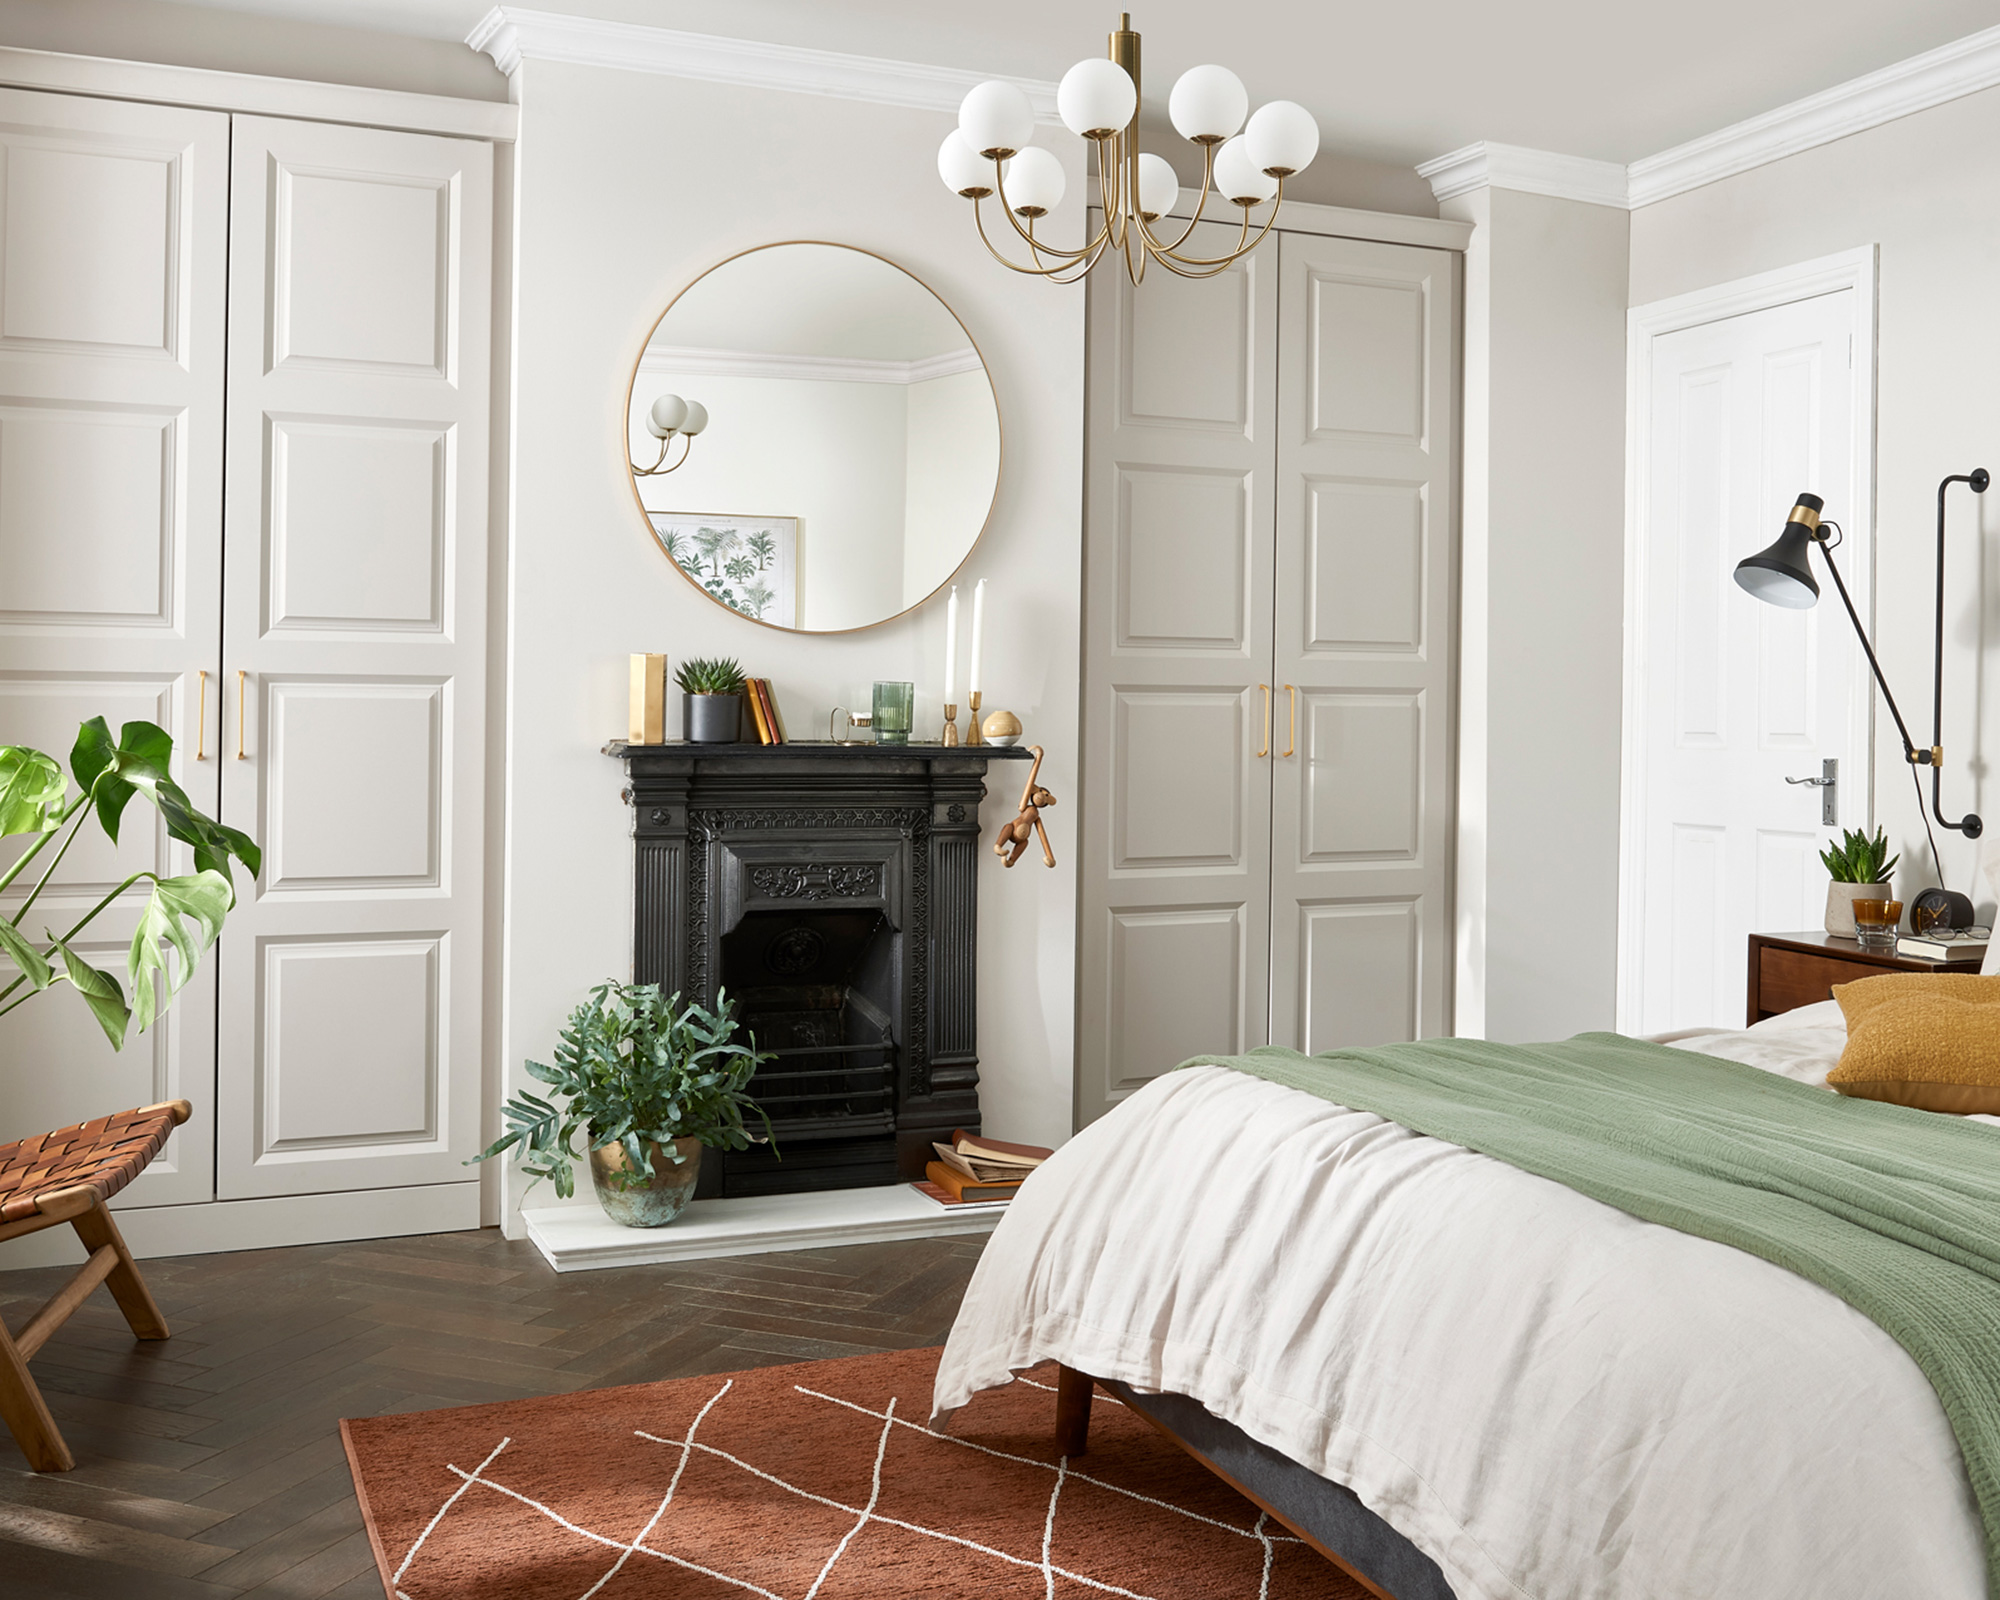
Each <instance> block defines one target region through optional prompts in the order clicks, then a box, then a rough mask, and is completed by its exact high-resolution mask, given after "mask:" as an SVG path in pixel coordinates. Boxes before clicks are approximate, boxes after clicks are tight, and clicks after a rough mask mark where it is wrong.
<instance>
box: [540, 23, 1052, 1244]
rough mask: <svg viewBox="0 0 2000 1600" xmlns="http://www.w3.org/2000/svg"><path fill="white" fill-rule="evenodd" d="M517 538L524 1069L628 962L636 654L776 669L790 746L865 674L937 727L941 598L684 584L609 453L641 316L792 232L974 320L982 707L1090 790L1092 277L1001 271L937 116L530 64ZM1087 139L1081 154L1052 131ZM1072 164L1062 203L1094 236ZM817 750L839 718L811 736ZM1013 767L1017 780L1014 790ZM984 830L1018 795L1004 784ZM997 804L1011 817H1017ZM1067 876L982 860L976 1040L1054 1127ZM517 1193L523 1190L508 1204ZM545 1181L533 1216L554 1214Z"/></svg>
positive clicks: (1033, 1126) (1036, 1119)
mask: <svg viewBox="0 0 2000 1600" xmlns="http://www.w3.org/2000/svg"><path fill="white" fill-rule="evenodd" d="M519 93H520V103H521V116H522V136H521V143H520V146H519V155H520V165H519V187H518V190H517V203H518V212H517V215H518V225H519V258H518V275H517V285H518V302H517V306H516V330H517V332H516V344H515V355H516V366H515V371H516V375H517V388H516V415H517V418H518V423H517V432H516V436H515V462H516V475H515V490H514V526H515V528H516V530H517V531H516V534H515V537H514V541H513V546H512V550H511V553H510V585H511V587H510V607H511V615H510V618H509V631H510V635H511V637H512V640H513V653H512V660H511V673H510V683H509V695H510V702H509V707H508V724H509V735H508V751H509V761H508V776H507V782H508V786H509V794H508V812H509V821H508V838H507V846H506V849H507V912H506V924H507V933H506V937H507V948H506V954H505V958H504V968H505V976H504V990H503V1006H504V1010H505V1028H506V1035H505V1039H504V1041H503V1044H502V1059H503V1060H504V1061H505V1062H506V1063H507V1064H508V1070H509V1073H510V1080H509V1081H510V1084H516V1085H518V1084H519V1083H521V1082H522V1081H524V1080H523V1078H522V1076H521V1073H520V1062H521V1060H522V1058H523V1057H524V1056H529V1055H534V1056H537V1057H542V1056H543V1053H544V1052H546V1051H547V1050H549V1049H550V1048H551V1046H552V1045H553V1044H554V1041H555V1037H556V1032H557V1029H558V1027H559V1026H560V1025H561V1022H562V1020H563V1018H564V1016H565V1015H566V1013H567V1012H568V1010H569V1009H570V1007H572V1006H573V1005H575V1004H576V1003H577V1001H578V1000H579V999H581V998H582V996H583V994H584V992H585V991H586V990H587V989H588V987H589V986H590V985H591V984H592V983H594V982H597V981H600V980H601V979H603V978H604V977H606V976H607V975H612V974H617V975H620V976H622V975H625V974H627V973H628V972H629V971H630V967H631V908H630V896H631V890H630V879H631V840H630V837H629V818H628V816H627V812H626V807H625V806H624V804H623V803H622V802H621V801H620V799H619V787H620V781H621V775H620V772H619V769H618V767H617V765H616V764H615V763H614V762H613V761H611V760H610V759H609V758H607V757H606V756H604V755H602V754H600V747H601V746H602V744H603V743H604V741H605V740H606V739H607V738H611V737H613V736H615V735H617V734H618V733H619V732H620V731H621V730H622V729H623V727H624V726H625V694H626V654H627V652H630V651H635V650H664V651H666V652H668V653H669V654H670V655H671V656H672V657H673V659H674V660H675V661H679V660H681V659H683V658H685V657H686V656H689V655H693V654H725V655H735V656H740V657H741V658H742V661H743V663H744V666H745V668H746V670H748V671H750V672H753V673H757V674H760V675H763V676H767V677H769V678H771V679H772V680H773V682H774V684H775V687H776V690H777V694H778V697H779V700H780V702H781V704H782V705H783V708H784V711H785V716H786V719H787V721H788V723H789V725H790V727H791V728H792V730H793V732H794V734H795V735H796V736H801V737H811V736H813V735H814V733H815V731H816V730H824V728H825V726H826V718H827V712H828V710H829V709H830V708H831V706H832V705H833V704H834V702H836V701H838V702H840V703H842V704H845V705H848V706H863V705H866V704H867V703H868V696H869V685H870V684H871V683H872V682H873V681H874V680H875V679H877V678H908V679H911V680H913V681H915V682H916V684H917V685H918V693H917V714H918V719H919V724H920V726H926V727H928V726H931V725H934V724H935V723H936V722H937V721H938V719H939V717H940V714H941V713H940V694H939V691H940V688H941V685H942V675H943V651H944V611H943V602H942V601H941V600H940V601H935V602H933V603H931V604H930V605H927V606H925V607H924V608H923V609H921V610H920V611H918V612H916V613H915V614H913V615H911V616H909V617H906V618H903V619H901V620H899V621H896V622H893V623H890V624H887V625H885V626H882V627H879V628H874V629H870V630H868V631H866V632H862V633H857V634H850V635H844V636H837V637H832V638H813V637H810V636H803V635H793V634H784V633H778V632H774V631H771V630H768V629H764V628H760V627H758V626H757V625H755V624H753V623H751V622H748V621H745V620H743V619H742V618H739V617H736V616H733V615H731V614H729V613H727V612H724V611H723V610H721V609H720V608H719V607H716V606H714V605H712V604H711V603H709V602H708V601H707V600H705V599H703V598H702V597H701V596H700V595H698V594H697V593H695V591H694V590H693V589H692V588H691V587H690V586H689V585H688V584H687V583H685V582H684V581H683V580H682V579H681V578H680V577H678V576H677V575H676V574H675V573H673V572H672V571H671V570H669V568H668V566H667V563H666V560H665V558H664V557H663V556H662V555H661V554H660V553H659V551H658V549H657V548H656V547H655V545H654V543H653V540H652V539H651V537H650V536H649V534H648V532H647V530H646V528H645V527H644V525H643V524H642V522H641V521H640V518H639V514H638V512H637V510H636V509H635V508H634V506H633V504H632V497H631V492H630V490H629V489H628V487H627V485H626V479H625V472H624V467H623V464H622V462H621V459H620V451H621V448H622V445H623V435H624V426H623V409H624V404H625V378H626V374H627V373H629V371H630V370H631V365H632V360H633V357H634V354H635V353H636V352H637V351H638V350H639V348H640V347H641V345H642V344H643V343H644V341H645V339H646V336H647V330H648V328H649V327H650V326H651V324H652V321H653V318H654V317H655V316H657V315H658V313H659V309H660V307H661V306H662V305H664V304H665V303H666V301H667V299H668V298H669V296H671V295H672V294H673V293H674V292H675V291H676V290H678V289H679V288H681V287H682V286H683V285H684V284H686V283H687V282H688V281H689V280H691V279H692V278H694V277H695V276H696V275H697V274H699V273H700V272H702V271H703V270H704V269H705V268H707V267H709V266H710V265H712V264H713V263H715V262H716V261H718V260H720V259H722V258H723V257H725V256H727V255H729V254H731V253H732V252H735V251H738V250H742V249H745V248H747V247H749V246H752V245H759V244H766V243H769V242H771V241H773V240H779V239H827V240H832V241H835V242H839V243H847V244H855V245H861V246H864V247H866V248H868V249H871V250H876V251H880V252H881V253H882V254H884V255H887V256H889V257H890V258H892V259H894V260H896V261H897V262H899V263H900V264H902V265H904V266H906V267H908V268H909V269H910V270H911V271H912V272H914V273H916V274H917V275H918V276H919V277H921V278H922V279H923V280H924V281H925V282H927V283H928V284H929V285H930V286H931V287H932V288H933V289H935V290H936V291H937V292H938V294H940V295H941V296H942V297H943V298H944V299H945V300H946V301H947V302H948V303H949V304H950V305H951V306H952V308H953V309H954V310H955V311H957V312H958V314H959V315H960V317H961V318H963V319H964V322H965V324H966V326H967V328H968V329H969V330H970V331H971V333H972V336H973V337H974V339H976V340H977V341H978V344H979V347H980V349H981V350H982V351H983V352H984V353H985V356H986V359H987V361H988V363H989V364H990V366H991V367H992V370H993V377H994V383H995V387H996V390H997V393H998V395H999V401H1000V413H1001V422H1002V427H1003V430H1004V433H1005V462H1006V465H1005V472H1004V476H1003V480H1002V483H1001V487H1000V494H999V501H998V504H997V505H996V507H995V511H994V517H993V522H992V524H991V527H990V529H989V532H988V533H987V535H986V538H985V540H984V541H983V543H982V544H981V546H980V548H979V549H978V550H977V551H976V552H975V553H974V555H973V557H972V560H971V562H970V564H969V565H968V567H967V568H966V570H965V572H964V573H962V574H961V575H960V580H959V581H960V582H961V584H964V583H968V582H972V581H977V580H978V579H979V578H982V577H984V578H986V579H988V580H989V581H988V587H987V604H988V611H987V623H988V628H987V633H988V637H987V657H986V682H987V707H988V709H989V710H991V709H993V708H995V707H1000V706H1005V707H1008V708H1010V709H1012V710H1014V711H1016V712H1017V713H1019V715H1020V716H1021V719H1022V721H1023V722H1024V723H1025V724H1026V726H1027V729H1028V737H1029V738H1030V739H1031V740H1033V741H1034V742H1036V743H1039V744H1041V745H1043V746H1045V747H1046V749H1047V751H1048V762H1047V765H1046V766H1045V767H1044V769H1043V776H1044V778H1045V779H1046V780H1047V782H1048V784H1049V786H1050V787H1051V788H1052V789H1053V790H1054V791H1055V792H1056V794H1057V795H1059V796H1061V797H1062V798H1064V799H1066V800H1067V799H1070V798H1071V797H1072V796H1073V794H1074V791H1075V782H1076V776H1075V775H1076V737H1077V730H1076V719H1077V702H1076V685H1077V681H1078V625H1079V623H1078V594H1079V571H1080V568H1079V561H1080V556H1079V551H1080V530H1079V522H1080V515H1081V502H1082V437H1083V429H1082V409H1083V353H1084V340H1083V308H1084V302H1083V290H1082V288H1081V287H1076V288H1068V289H1064V288H1058V287H1054V286H1050V285H1046V284H1042V283H1040V282H1035V281H1031V280H1026V279H1022V278H1018V277H1016V276H1015V275H1013V274H1011V273H1008V272H1005V271H1004V270H1002V269H1001V268H1000V267H999V266H997V265H995V264H994V263H993V262H992V261H990V260H989V259H988V258H987V256H986V255H985V253H984V250H983V249H982V247H981V246H980V244H979V242H978V239H977V236H976V235H975V234H974V233H973V231H972V227H971V219H970V217H969V216H967V215H966V211H967V209H968V208H967V205H966V202H964V201H962V200H958V199H956V198H955V197H954V196H952V195H950V194H949V193H947V192H946V191H945V189H944V187H943V186H942V185H941V184H940V183H939V182H938V180H937V176H936V172H935V170H934V166H933V160H932V152H933V151H934V150H935V149H936V147H937V144H938V141H939V140H940V139H942V138H943V137H944V134H945V132H946V131H947V130H948V129H949V128H950V127H951V125H952V124H951V119H950V117H949V116H947V115H943V114H939V113H935V112H922V111H911V110H903V109H895V108H889V107H883V106H875V105H864V104H860V103H856V102H852V101H846V100H837V99H832V98H826V97H819V96H810V95H793V94H786V93H780V92H776V91H771V90H760V89H746V88H736V87H730V86H726V85H718V84H705V83H692V82H685V81H681V80H676V79H671V78H664V77H653V76H645V75H641V74H637V73H625V72H618V71H606V70H600V69H595V68H588V67H577V66H569V65H564V64H556V63H550V62H544V61H532V60H531V61H529V62H528V63H527V64H526V65H525V66H524V67H523V69H522V72H521V82H520V85H519ZM1065 142H1070V143H1073V141H1065ZM1082 188H1083V185H1082V181H1081V172H1080V171H1075V172H1073V173H1072V175H1071V185H1070V200H1069V202H1068V204H1067V205H1066V207H1065V210H1066V212H1067V215H1066V216H1065V217H1063V218H1061V219H1058V227H1057V228H1056V229H1054V230H1052V231H1054V232H1056V233H1057V234H1058V236H1062V235H1063V234H1069V235H1072V236H1073V235H1074V234H1075V233H1076V231H1077V230H1078V229H1079V228H1080V226H1081V215H1080V200H1081V195H1082ZM819 736H820V737H824V733H823V731H821V732H820V733H819ZM1016 781H1018V780H1016ZM993 787H994V789H995V793H994V794H993V796H992V798H990V799H989V800H988V802H987V808H988V809H987V812H986V814H985V815H986V822H987V829H988V833H987V838H988V839H989V840H990V838H991V830H992V828H993V827H994V826H995V819H996V818H997V817H998V816H999V814H1000V813H1001V812H1002V811H1003V810H1006V808H1007V807H1008V805H1009V803H1010V801H1011V799H1012V798H1013V797H1012V796H1010V795H1009V794H1007V793H1006V792H1005V791H1006V790H1007V789H1008V787H1009V783H1008V781H1007V780H1006V779H1004V778H1002V779H996V780H995V783H994V785H993ZM1009 814H1011V813H1009ZM1068 815H1069V813H1067V812H1065V811H1062V810H1058V811H1056V812H1054V813H1052V822H1051V832H1052V834H1053V836H1054V841H1055V846H1056V852H1057V856H1058V859H1059V860H1061V861H1062V863H1063V865H1062V867H1061V868H1060V869H1059V870H1057V871H1055V872H1049V871H1047V870H1045V869H1043V868H1041V867H1039V866H1035V865H1024V866H1022V867H1020V868H1017V869H1016V870H1014V871H1012V872H1006V871H1002V870H1001V869H1000V867H999V863H998V862H997V861H995V860H994V859H993V858H992V857H991V856H990V855H986V854H983V855H982V867H981V874H980V876H981V882H980V946H979V1040H980V1056H981V1076H982V1087H981V1097H982V1102H983V1107H984V1112H985V1116H986V1126H987V1127H988V1128H989V1129H991V1130H992V1131H993V1132H994V1133H995V1134H996V1135H998V1136H1001V1137H1008V1138H1017V1139H1026V1140H1033V1141H1038V1142H1044V1143H1052V1142H1055V1141H1058V1140H1060V1139H1062V1138H1063V1137H1065V1136H1066V1135H1067V1134H1068V1132H1069V1127H1070V1103H1071V1057H1072V1029H1073V999H1074V945H1075V915H1076V908H1075V893H1074V879H1073V876H1072V867H1071V863H1073V861H1074V859H1075V843H1074V833H1073V831H1072V825H1071V823H1070V822H1068V821H1066V820H1065V818H1066V817H1067V816H1068ZM521 1186H522V1185H521V1183H520V1181H519V1180H518V1178H515V1179H513V1180H512V1190H511V1193H512V1194H513V1195H515V1196H516V1197H518V1194H519V1191H520V1188H521ZM553 1199H554V1197H553V1195H552V1194H551V1192H550V1190H549V1189H548V1187H547V1186H546V1185H545V1186H543V1187H542V1188H540V1189H538V1190H537V1191H536V1192H535V1194H534V1196H533V1197H532V1199H531V1201H530V1203H531V1204H534V1205H543V1204H550V1203H553Z"/></svg>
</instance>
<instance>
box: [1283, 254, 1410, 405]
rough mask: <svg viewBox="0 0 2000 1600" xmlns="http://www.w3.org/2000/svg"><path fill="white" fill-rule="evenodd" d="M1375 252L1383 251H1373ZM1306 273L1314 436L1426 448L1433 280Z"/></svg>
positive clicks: (1404, 274) (1398, 274) (1400, 274)
mask: <svg viewBox="0 0 2000 1600" xmlns="http://www.w3.org/2000/svg"><path fill="white" fill-rule="evenodd" d="M1373 248H1378V249H1379V248H1386V247H1382V246H1376V247H1373ZM1393 270H1394V275H1393V276H1390V275H1384V276H1383V277H1379V278H1378V277H1374V276H1372V275H1362V274H1359V273H1349V272H1341V271H1337V270H1328V269H1325V268H1309V269H1308V271H1309V273H1310V280H1309V281H1310V289H1309V290H1308V303H1309V304H1310V306H1311V308H1312V310H1311V317H1312V323H1311V328H1310V330H1309V331H1308V333H1307V335H1306V337H1307V339H1308V341H1309V343H1308V348H1309V349H1310V351H1311V357H1310V359H1311V369H1310V370H1311V373H1312V398H1311V406H1312V411H1311V418H1312V424H1311V426H1312V432H1313V433H1314V434H1315V435H1317V436H1326V435H1338V434H1345V435H1350V436H1355V437H1358V438H1363V439H1368V440H1371V441H1372V440H1395V441H1397V442H1399V443H1400V442H1405V441H1407V442H1408V443H1410V444H1422V443H1423V442H1424V440H1425V438H1426V436H1427V431H1428V429H1429V427H1430V424H1431V421H1432V418H1431V416H1430V404H1429V401H1430V381H1429V380H1430V376H1431V374H1430V363H1429V356H1430V353H1431V352H1430V350H1429V347H1428V342H1427V341H1428V337H1429V335H1430V333H1431V332H1432V328H1431V326H1430V307H1429V305H1428V304H1427V302H1428V300H1429V297H1430V296H1429V288H1430V280H1429V277H1428V274H1423V275H1419V274H1414V273H1410V272H1408V271H1407V270H1402V269H1400V268H1399V269H1393Z"/></svg>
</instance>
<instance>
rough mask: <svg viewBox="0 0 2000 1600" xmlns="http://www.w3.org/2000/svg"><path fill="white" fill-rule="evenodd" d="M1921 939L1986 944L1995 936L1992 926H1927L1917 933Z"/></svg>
mask: <svg viewBox="0 0 2000 1600" xmlns="http://www.w3.org/2000/svg"><path fill="white" fill-rule="evenodd" d="M1917 937H1918V938H1921V939H1934V940H1936V941H1937V942H1938V943H1939V944H1984V943H1985V942H1986V941H1987V940H1988V939H1990V938H1992V937H1993V930H1992V929H1991V928H1979V927H1972V928H1926V929H1925V930H1924V931H1923V932H1922V933H1921V934H1919V935H1917Z"/></svg>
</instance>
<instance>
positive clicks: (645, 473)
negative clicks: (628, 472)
mask: <svg viewBox="0 0 2000 1600" xmlns="http://www.w3.org/2000/svg"><path fill="white" fill-rule="evenodd" d="M680 441H681V458H680V460H678V461H676V462H675V463H674V464H673V465H672V466H671V467H663V466H661V465H660V463H661V462H662V461H665V460H666V459H667V451H668V449H669V448H670V447H671V446H672V444H673V442H674V441H673V437H672V436H669V437H667V438H665V439H662V440H661V441H660V453H659V455H658V456H657V457H656V458H655V459H654V461H653V464H652V465H651V466H650V467H642V466H639V465H637V464H636V463H635V464H634V465H633V467H632V473H633V476H634V477H639V478H658V477H664V476H666V474H668V473H669V472H678V471H679V470H680V469H681V468H682V467H684V466H686V465H687V458H688V452H689V451H690V450H692V449H693V448H694V436H693V435H692V434H686V433H684V434H681V435H680Z"/></svg>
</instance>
